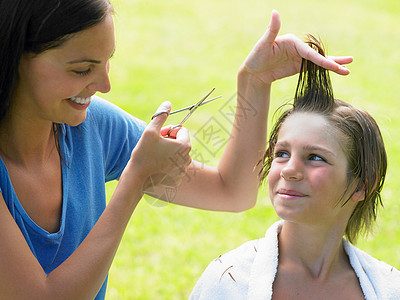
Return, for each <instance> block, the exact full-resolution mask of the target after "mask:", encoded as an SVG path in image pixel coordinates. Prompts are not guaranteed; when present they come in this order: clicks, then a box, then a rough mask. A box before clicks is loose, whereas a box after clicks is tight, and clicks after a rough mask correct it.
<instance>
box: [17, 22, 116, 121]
mask: <svg viewBox="0 0 400 300" xmlns="http://www.w3.org/2000/svg"><path fill="white" fill-rule="evenodd" d="M114 49H115V39H114V24H113V19H112V16H111V15H108V16H107V17H106V18H105V19H104V20H103V21H102V22H101V23H99V24H97V25H95V26H93V27H90V28H88V29H86V30H83V31H81V32H78V33H76V34H74V35H73V36H72V37H71V38H70V39H68V40H67V41H66V42H65V43H64V44H63V45H62V46H60V47H58V48H55V49H51V50H48V51H44V52H42V53H40V54H39V55H36V56H32V55H30V54H26V55H24V56H23V57H22V59H21V61H20V66H19V81H18V83H17V86H16V89H15V92H14V97H13V106H12V112H13V113H14V115H17V116H20V117H23V118H25V119H29V120H30V122H35V121H36V122H38V121H39V122H40V121H45V122H55V123H66V124H69V125H72V126H75V125H78V124H80V123H81V122H83V121H84V120H85V118H86V109H87V107H88V106H89V104H90V97H91V96H93V95H94V94H95V93H96V92H97V91H99V92H102V93H107V92H108V91H109V90H110V80H109V77H108V72H109V59H110V57H111V56H112V54H113V53H114Z"/></svg>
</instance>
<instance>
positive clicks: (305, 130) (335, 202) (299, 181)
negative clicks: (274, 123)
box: [268, 113, 355, 224]
mask: <svg viewBox="0 0 400 300" xmlns="http://www.w3.org/2000/svg"><path fill="white" fill-rule="evenodd" d="M340 142H341V140H340V139H339V134H338V132H337V131H335V130H334V129H333V128H331V126H330V125H329V124H328V122H327V121H326V119H325V118H324V117H323V116H321V115H318V114H314V113H295V114H293V115H291V116H290V117H288V118H287V119H286V121H285V122H284V123H283V124H282V127H281V129H280V131H279V134H278V140H277V143H276V146H275V149H274V160H273V162H272V164H271V169H270V172H269V175H268V183H269V195H270V198H271V201H272V204H273V206H274V208H275V210H276V212H277V214H278V216H279V217H281V218H282V219H284V220H287V221H294V222H303V223H320V222H322V223H323V224H333V223H335V222H336V221H337V220H338V219H340V218H343V217H344V215H346V216H347V218H348V217H349V215H347V214H343V210H347V211H348V212H350V213H351V211H352V210H353V209H354V207H355V201H349V202H348V204H346V205H345V206H344V207H342V205H341V204H342V203H343V201H344V200H347V198H348V197H349V192H346V191H347V190H348V191H352V190H353V189H354V186H353V185H354V184H352V185H351V186H350V187H349V189H347V185H348V172H347V169H348V168H347V160H346V156H345V153H344V152H343V150H342V148H341V146H340ZM342 197H343V198H342ZM340 200H342V202H339V201H340ZM346 222H347V220H346Z"/></svg>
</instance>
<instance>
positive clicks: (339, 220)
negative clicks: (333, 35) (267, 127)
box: [190, 38, 400, 300]
mask: <svg viewBox="0 0 400 300" xmlns="http://www.w3.org/2000/svg"><path fill="white" fill-rule="evenodd" d="M309 43H310V44H311V45H313V46H314V47H315V48H316V49H318V50H319V52H320V53H321V54H322V55H323V50H322V48H321V47H320V45H319V43H318V41H317V40H316V39H315V38H311V40H310V41H309ZM262 162H263V168H262V171H261V172H260V174H261V179H265V178H267V177H268V184H269V195H270V198H271V202H272V204H273V206H274V209H275V211H276V213H277V215H278V216H279V217H280V218H281V219H283V221H279V222H277V223H275V224H274V225H272V226H271V227H270V228H269V229H268V230H267V233H266V235H265V238H262V239H259V240H255V241H250V242H247V243H245V244H244V245H242V246H241V247H239V248H237V249H235V250H233V251H231V252H228V253H227V254H225V255H222V256H220V257H219V258H217V259H216V260H214V261H213V262H212V263H211V264H210V265H209V266H208V267H207V269H206V270H205V271H204V273H203V275H202V277H201V278H200V279H199V281H198V282H197V284H196V286H195V288H194V290H193V292H192V295H191V298H190V299H219V300H221V299H230V300H231V299H252V300H256V299H367V300H370V299H386V300H389V299H392V300H394V299H400V272H399V271H398V270H397V269H395V268H394V267H391V266H389V265H387V264H386V263H384V262H382V261H379V260H377V259H375V258H373V257H371V256H370V255H368V254H366V253H365V252H363V251H361V250H360V249H357V248H356V247H354V246H353V245H351V244H350V243H354V242H355V241H356V240H357V237H358V236H360V235H362V234H364V233H367V232H368V231H369V230H370V228H371V226H372V223H373V222H374V221H375V218H376V213H377V209H378V207H379V205H380V204H381V195H380V192H381V189H382V186H383V182H384V179H385V174H386V167H387V161H386V152H385V147H384V144H383V140H382V136H381V133H380V130H379V128H378V125H377V124H376V122H375V120H374V119H373V118H372V117H371V116H370V115H369V114H368V113H367V112H365V111H362V110H360V109H357V108H354V107H352V106H351V105H350V104H348V103H346V102H343V101H340V100H337V99H335V98H334V97H333V92H332V87H331V83H330V79H329V75H328V72H327V71H326V70H324V69H323V68H321V67H318V66H316V65H315V64H314V63H312V62H310V61H306V60H303V66H302V71H301V73H300V77H299V81H298V85H297V89H296V94H295V97H294V103H293V107H291V108H290V109H288V110H286V111H284V112H283V114H282V115H281V116H280V117H279V119H278V121H277V122H276V124H275V126H274V127H273V129H272V132H271V135H270V139H269V145H268V148H267V151H266V152H265V155H264V159H263V161H262ZM343 235H344V236H345V237H346V239H344V238H343Z"/></svg>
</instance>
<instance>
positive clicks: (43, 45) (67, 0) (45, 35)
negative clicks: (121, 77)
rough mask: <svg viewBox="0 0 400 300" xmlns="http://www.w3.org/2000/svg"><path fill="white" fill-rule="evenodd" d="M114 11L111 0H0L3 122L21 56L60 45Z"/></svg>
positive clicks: (0, 109) (0, 85) (0, 76)
mask: <svg viewBox="0 0 400 300" xmlns="http://www.w3.org/2000/svg"><path fill="white" fill-rule="evenodd" d="M111 10H112V7H111V4H110V2H109V1H108V0H0V123H1V122H2V120H3V119H4V117H5V116H6V114H7V112H8V109H9V107H10V105H11V99H12V94H13V90H14V88H15V85H16V83H17V81H18V66H19V62H20V59H21V57H22V55H23V54H26V53H31V54H39V53H41V52H44V51H46V50H49V49H52V48H56V47H59V46H61V45H62V44H63V43H64V42H65V41H66V40H68V39H69V38H70V37H71V35H72V34H73V33H76V32H78V31H81V30H84V29H87V28H89V27H91V26H93V25H96V24H98V23H99V22H101V21H102V20H103V19H104V18H105V17H106V15H107V14H108V13H109V12H110V11H111Z"/></svg>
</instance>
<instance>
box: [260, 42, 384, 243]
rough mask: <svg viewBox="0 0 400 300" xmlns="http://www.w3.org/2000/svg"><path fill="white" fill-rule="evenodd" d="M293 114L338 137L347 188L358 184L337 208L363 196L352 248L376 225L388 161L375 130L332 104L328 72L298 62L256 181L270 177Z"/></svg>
mask: <svg viewBox="0 0 400 300" xmlns="http://www.w3.org/2000/svg"><path fill="white" fill-rule="evenodd" d="M307 43H308V44H309V45H310V46H311V47H312V48H314V49H315V50H317V51H318V52H319V53H320V54H321V55H325V54H324V50H323V48H322V46H321V44H320V43H319V41H318V40H317V39H316V38H315V37H313V36H312V35H309V36H308V40H307ZM297 112H311V113H316V114H319V115H322V116H324V117H325V118H326V120H327V121H328V123H329V124H330V125H331V126H332V128H333V130H335V131H336V132H338V133H339V134H338V137H339V138H341V146H342V148H343V152H344V153H345V155H346V158H347V165H348V177H347V180H348V188H349V187H350V185H351V183H352V182H357V187H356V188H355V189H354V190H353V191H351V195H350V196H349V198H348V199H346V200H345V201H343V203H342V205H345V204H346V203H347V202H348V201H349V200H350V198H351V197H352V196H353V195H354V194H355V193H356V191H358V190H359V189H360V188H361V189H363V190H364V191H365V193H364V200H362V201H359V202H358V204H357V206H356V208H355V209H354V211H353V213H352V215H351V217H350V219H349V221H348V223H347V227H346V231H345V236H346V238H347V239H348V240H349V241H350V242H352V243H353V242H355V241H356V240H357V238H358V236H359V235H361V234H367V233H368V232H369V231H370V229H371V227H372V224H373V222H374V221H375V220H376V216H377V209H378V206H379V205H381V206H382V200H381V194H380V193H381V190H382V187H383V183H384V181H385V176H386V169H387V157H386V151H385V146H384V143H383V139H382V135H381V132H380V130H379V127H378V125H377V123H376V122H375V120H374V119H373V118H372V117H371V116H370V115H369V114H368V113H367V112H365V111H363V110H360V109H357V108H355V107H353V106H351V105H350V104H348V103H346V102H344V101H341V100H338V99H335V98H334V96H333V91H332V85H331V81H330V78H329V73H328V71H327V70H325V69H324V68H322V67H319V66H317V65H315V64H314V63H312V62H311V61H308V60H305V59H303V61H302V65H301V71H300V75H299V80H298V83H297V88H296V93H295V97H294V101H293V106H292V107H291V108H290V109H288V110H286V111H284V112H283V113H282V115H281V116H280V117H279V118H278V120H277V122H276V123H275V125H274V126H273V128H272V131H271V134H270V138H269V141H268V147H267V150H266V152H265V154H264V157H263V159H262V160H261V161H260V163H261V164H262V169H261V171H260V174H259V175H260V181H263V180H265V179H266V177H267V176H268V174H269V171H270V168H271V164H272V161H273V159H274V149H275V145H276V143H277V140H278V134H279V130H280V128H281V126H282V124H283V123H284V122H285V120H286V119H287V118H288V117H289V116H290V115H292V114H294V113H297ZM346 192H347V190H346V191H345V193H346ZM345 193H344V194H345ZM342 199H343V198H342ZM342 199H340V200H342Z"/></svg>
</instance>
